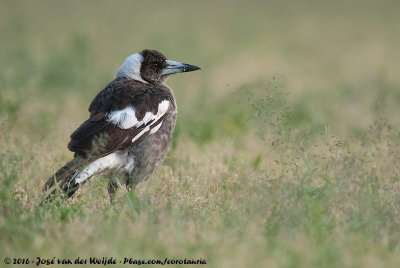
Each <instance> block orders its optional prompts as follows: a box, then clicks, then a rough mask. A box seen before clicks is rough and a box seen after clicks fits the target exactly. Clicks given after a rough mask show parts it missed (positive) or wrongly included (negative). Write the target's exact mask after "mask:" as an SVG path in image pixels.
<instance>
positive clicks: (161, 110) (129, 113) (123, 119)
mask: <svg viewBox="0 0 400 268" xmlns="http://www.w3.org/2000/svg"><path fill="white" fill-rule="evenodd" d="M168 108H169V101H168V100H163V101H162V102H160V103H159V104H158V110H157V114H153V113H152V112H146V114H145V115H144V116H143V119H142V120H140V121H139V120H138V119H137V117H136V111H135V108H134V107H133V106H128V107H126V108H125V109H123V110H119V111H113V112H111V113H110V114H109V115H108V117H107V121H108V122H110V123H113V124H114V125H117V126H118V127H120V128H122V129H129V128H133V127H140V126H142V125H146V124H147V123H149V122H150V121H151V120H154V121H153V122H152V123H151V124H150V125H148V127H149V129H150V127H151V126H152V125H153V124H154V123H156V122H157V120H158V119H160V118H161V117H162V116H163V115H164V114H165V113H166V112H167V111H168ZM144 129H147V127H146V128H144ZM149 129H148V130H149ZM145 132H146V131H145ZM140 133H142V131H141V132H140ZM140 133H139V134H140ZM139 134H138V135H139ZM142 135H143V134H142Z"/></svg>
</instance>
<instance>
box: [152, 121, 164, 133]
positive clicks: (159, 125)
mask: <svg viewBox="0 0 400 268" xmlns="http://www.w3.org/2000/svg"><path fill="white" fill-rule="evenodd" d="M161 125H162V121H161V122H160V124H158V125H157V126H156V127H154V128H153V129H152V130H151V131H150V134H154V133H156V132H157V131H158V130H159V129H160V127H161Z"/></svg>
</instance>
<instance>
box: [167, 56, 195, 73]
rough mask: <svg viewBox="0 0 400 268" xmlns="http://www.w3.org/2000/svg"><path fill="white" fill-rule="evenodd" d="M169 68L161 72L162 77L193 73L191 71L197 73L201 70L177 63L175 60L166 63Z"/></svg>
mask: <svg viewBox="0 0 400 268" xmlns="http://www.w3.org/2000/svg"><path fill="white" fill-rule="evenodd" d="M165 62H166V63H167V64H168V66H167V67H165V68H164V69H163V70H162V71H161V75H167V74H175V73H183V72H191V71H196V70H200V67H197V66H194V65H190V64H186V63H183V62H177V61H173V60H166V61H165Z"/></svg>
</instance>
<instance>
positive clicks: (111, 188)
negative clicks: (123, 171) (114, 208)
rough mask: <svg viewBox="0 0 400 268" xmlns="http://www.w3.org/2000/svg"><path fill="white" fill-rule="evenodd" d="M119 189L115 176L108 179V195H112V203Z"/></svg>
mask: <svg viewBox="0 0 400 268" xmlns="http://www.w3.org/2000/svg"><path fill="white" fill-rule="evenodd" d="M117 189H118V181H117V180H116V179H115V178H113V179H110V180H108V195H109V196H110V203H112V202H113V201H114V199H115V192H116V191H117Z"/></svg>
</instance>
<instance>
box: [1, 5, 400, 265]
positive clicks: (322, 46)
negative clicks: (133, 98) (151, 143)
mask: <svg viewBox="0 0 400 268" xmlns="http://www.w3.org/2000/svg"><path fill="white" fill-rule="evenodd" d="M233 3H234V4H233ZM157 4H158V7H157V8H156V4H155V3H153V4H149V3H147V2H128V1H118V2H115V1H113V2H111V1H98V2H96V4H95V5H93V3H90V2H82V3H81V2H79V3H78V2H61V1H41V2H36V3H35V4H33V3H31V1H18V2H17V1H1V2H0V33H1V36H2V38H0V70H1V72H0V145H1V146H0V180H1V182H0V252H1V253H0V263H1V266H2V265H3V259H4V257H6V256H9V257H11V258H14V257H15V258H25V257H29V258H35V257H37V256H40V257H44V258H52V257H54V256H55V257H57V258H71V259H75V258H76V257H82V258H89V257H91V256H96V257H111V256H112V257H115V258H119V259H121V258H123V257H132V258H135V259H148V258H151V259H153V258H154V259H164V258H165V257H168V258H170V259H174V258H183V259H184V258H189V259H198V258H203V259H205V260H206V261H207V264H208V265H209V266H211V267H398V266H399V265H400V258H399V255H400V243H399V241H400V231H399V228H398V226H400V205H399V204H400V202H399V191H400V170H399V163H400V132H399V130H400V118H399V116H398V114H399V113H400V109H399V107H400V105H399V104H400V93H399V92H400V91H399V87H400V78H399V76H398V73H399V72H400V64H399V63H398V59H399V58H400V52H399V49H398V48H399V47H400V39H399V38H398V36H397V35H396V32H397V31H398V25H399V23H400V21H399V16H398V10H399V7H400V6H399V4H398V3H397V2H396V1H384V2H379V3H378V2H375V1H351V2H348V1H335V3H333V2H332V3H329V4H328V3H322V2H320V1H300V2H296V3H291V2H289V1H287V2H285V1H275V2H268V3H264V1H252V2H240V1H234V2H232V1H229V2H228V1H222V2H218V3H216V2H212V1H205V2H204V1H203V2H202V3H197V2H182V1H171V2H170V1H168V2H166V1H159V2H157ZM144 21H146V24H144V23H143V22H144ZM143 48H155V49H158V50H160V51H162V52H163V53H164V54H165V55H166V56H167V57H168V58H170V59H173V60H179V61H184V62H187V63H191V64H195V65H199V66H201V67H202V71H199V72H194V73H189V74H182V75H179V76H178V75H177V76H176V77H173V78H171V80H170V81H168V85H169V86H171V87H172V88H173V89H174V90H175V94H176V97H177V102H178V107H179V114H178V122H177V128H176V130H175V133H174V138H173V146H172V148H171V151H170V153H169V155H168V158H167V159H166V160H165V161H164V163H163V164H162V165H161V166H160V167H159V168H158V169H157V171H156V173H155V174H154V176H153V177H152V178H151V179H150V180H149V181H147V182H145V183H141V184H139V185H138V187H137V188H136V190H135V191H131V192H127V191H126V190H125V189H121V190H120V191H119V192H118V195H117V198H116V200H115V202H114V203H112V204H110V202H109V198H108V194H107V176H106V175H102V176H97V177H95V178H92V179H91V181H90V182H89V183H87V184H86V185H85V186H84V187H82V189H80V190H79V191H78V193H77V195H76V196H75V197H74V198H73V199H71V200H68V201H66V202H64V201H62V200H56V201H55V202H54V203H51V204H46V205H45V206H43V207H40V206H39V203H40V201H41V199H42V197H43V196H42V193H41V189H42V187H43V184H44V183H45V181H46V179H47V178H48V177H49V176H50V175H51V174H53V173H54V172H55V171H56V170H57V169H58V168H59V167H61V165H63V164H64V163H65V162H66V161H68V160H69V159H71V157H72V153H71V152H69V151H68V150H67V148H66V144H67V143H68V137H69V135H70V133H72V131H74V130H75V129H76V127H78V126H79V124H80V123H81V122H83V120H85V119H86V118H87V116H88V113H87V107H88V105H89V103H90V101H91V99H92V98H93V97H94V95H95V94H96V93H97V92H98V91H99V90H101V89H102V88H103V87H104V86H105V84H106V83H108V82H109V81H111V80H112V79H113V77H114V74H115V72H116V70H117V69H118V67H119V65H120V64H121V63H122V61H123V60H124V58H125V57H126V56H128V55H129V54H131V53H134V52H137V51H139V50H141V49H143ZM123 267H125V266H123Z"/></svg>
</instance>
